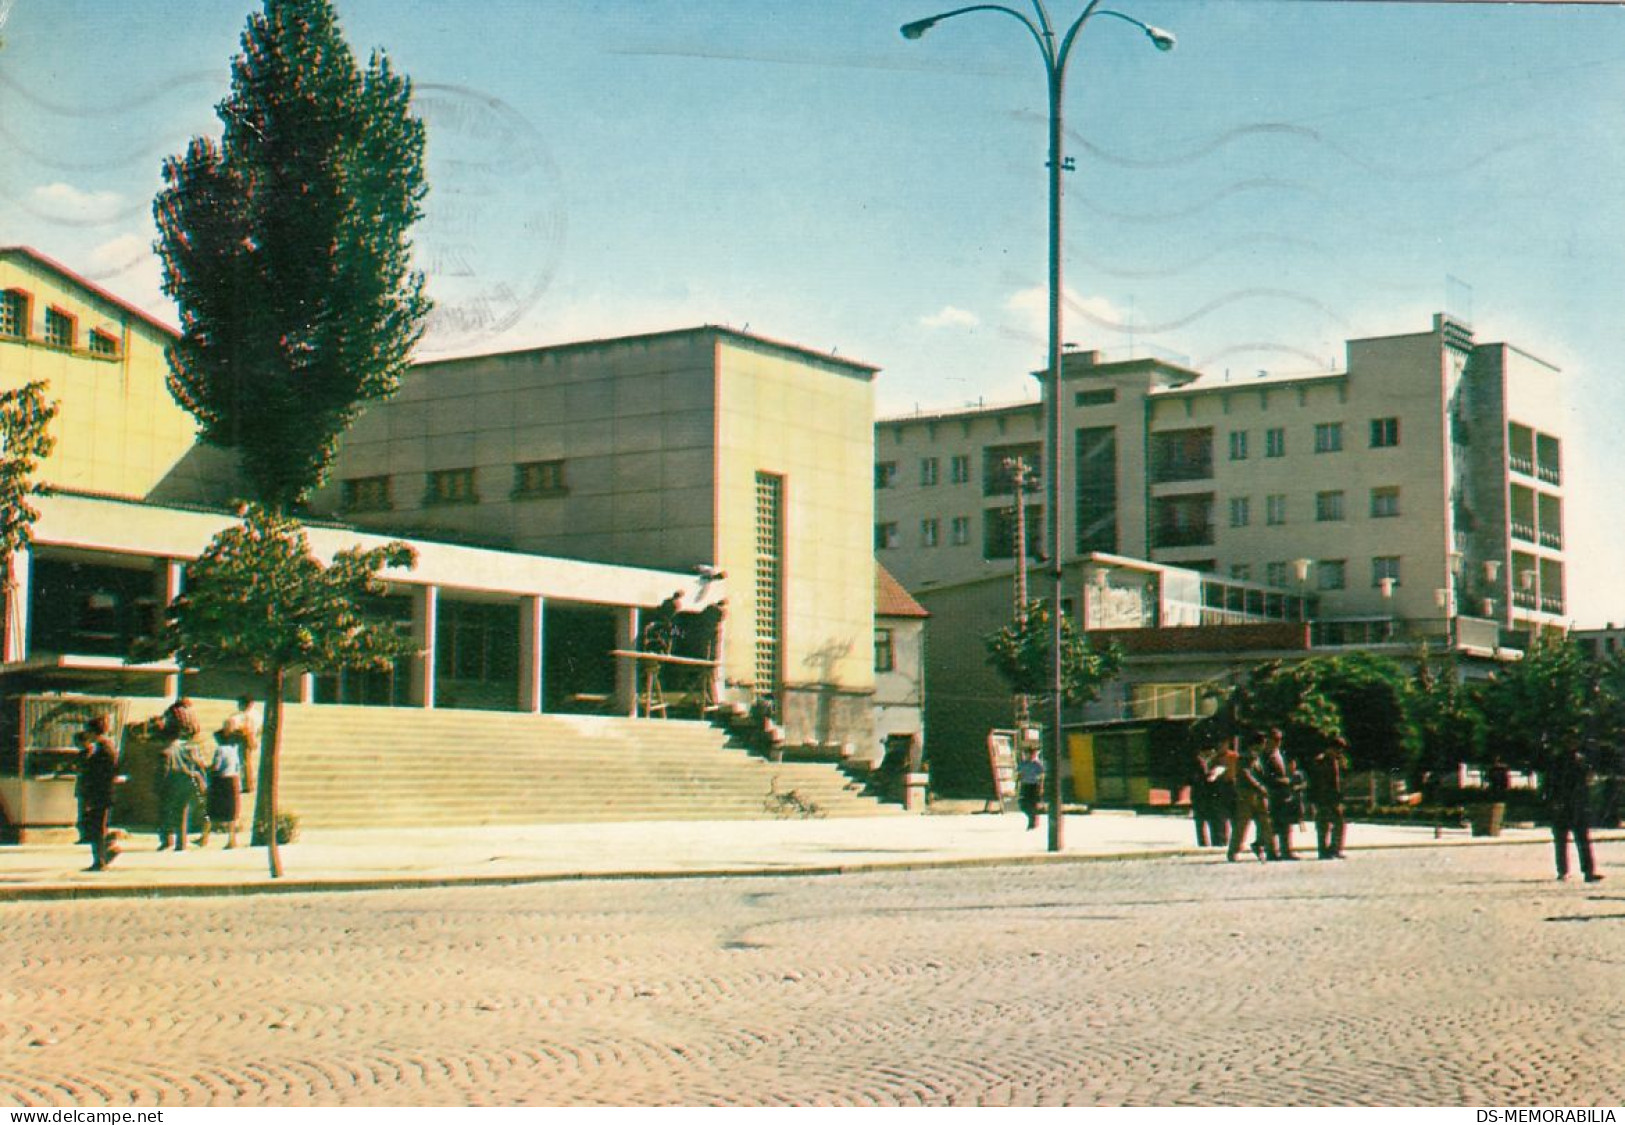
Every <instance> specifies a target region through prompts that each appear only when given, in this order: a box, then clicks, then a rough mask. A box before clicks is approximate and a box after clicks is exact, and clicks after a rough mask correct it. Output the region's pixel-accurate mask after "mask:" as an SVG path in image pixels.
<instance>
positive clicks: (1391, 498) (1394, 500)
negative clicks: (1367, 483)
mask: <svg viewBox="0 0 1625 1125" xmlns="http://www.w3.org/2000/svg"><path fill="white" fill-rule="evenodd" d="M1397 515H1399V488H1398V486H1396V485H1389V486H1385V487H1382V488H1373V489H1372V490H1371V518H1372V519H1374V520H1383V519H1392V518H1393V517H1395V516H1397Z"/></svg>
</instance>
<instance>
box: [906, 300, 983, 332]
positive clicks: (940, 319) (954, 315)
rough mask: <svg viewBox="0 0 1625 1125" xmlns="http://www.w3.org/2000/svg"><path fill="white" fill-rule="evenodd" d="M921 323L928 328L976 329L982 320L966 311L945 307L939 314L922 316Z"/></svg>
mask: <svg viewBox="0 0 1625 1125" xmlns="http://www.w3.org/2000/svg"><path fill="white" fill-rule="evenodd" d="M920 323H921V324H922V325H924V326H925V327H927V328H975V327H976V326H977V325H978V324H981V323H982V319H981V317H979V316H977V315H976V314H975V313H973V312H970V311H968V310H966V309H961V308H956V307H955V306H953V305H944V306H943V307H942V309H941V310H939V311H938V312H934V313H932V314H931V315H930V316H922V317H921V318H920Z"/></svg>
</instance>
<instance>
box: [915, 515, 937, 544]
mask: <svg viewBox="0 0 1625 1125" xmlns="http://www.w3.org/2000/svg"><path fill="white" fill-rule="evenodd" d="M941 538H942V521H941V520H935V519H932V520H921V521H920V546H922V547H935V546H936V545H937V543H938V541H939V540H940V539H941Z"/></svg>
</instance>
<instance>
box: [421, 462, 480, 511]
mask: <svg viewBox="0 0 1625 1125" xmlns="http://www.w3.org/2000/svg"><path fill="white" fill-rule="evenodd" d="M479 502H480V496H479V493H477V492H475V491H474V470H473V469H441V470H440V471H438V472H433V473H430V474H429V491H428V493H427V494H426V495H425V496H424V497H423V503H424V506H425V507H430V506H433V505H436V504H478V503H479Z"/></svg>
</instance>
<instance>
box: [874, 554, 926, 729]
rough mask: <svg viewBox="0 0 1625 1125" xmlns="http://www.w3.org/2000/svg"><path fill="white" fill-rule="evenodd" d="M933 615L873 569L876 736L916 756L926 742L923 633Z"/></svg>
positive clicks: (882, 569)
mask: <svg viewBox="0 0 1625 1125" xmlns="http://www.w3.org/2000/svg"><path fill="white" fill-rule="evenodd" d="M930 616H931V614H930V613H929V612H928V611H927V610H926V608H925V607H924V606H922V605H921V604H920V603H919V602H917V601H915V600H914V599H913V598H912V597H910V596H909V593H908V591H907V590H905V589H903V587H902V585H901V584H900V583H899V582H898V581H897V579H895V578H893V577H892V576H891V575H890V574H889V573H887V571H886V568H885V567H883V566H879V565H876V567H875V737H876V741H877V742H878V743H879V744H880V745H881V746H883V747H886V748H893V747H900V748H907V749H908V751H909V753H910V754H911V756H912V757H913V758H914V760H916V761H917V760H918V758H919V757H920V755H922V754H924V752H925V750H926V744H925V709H926V690H925V688H926V684H925V632H926V619H927V618H929V617H930Z"/></svg>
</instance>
